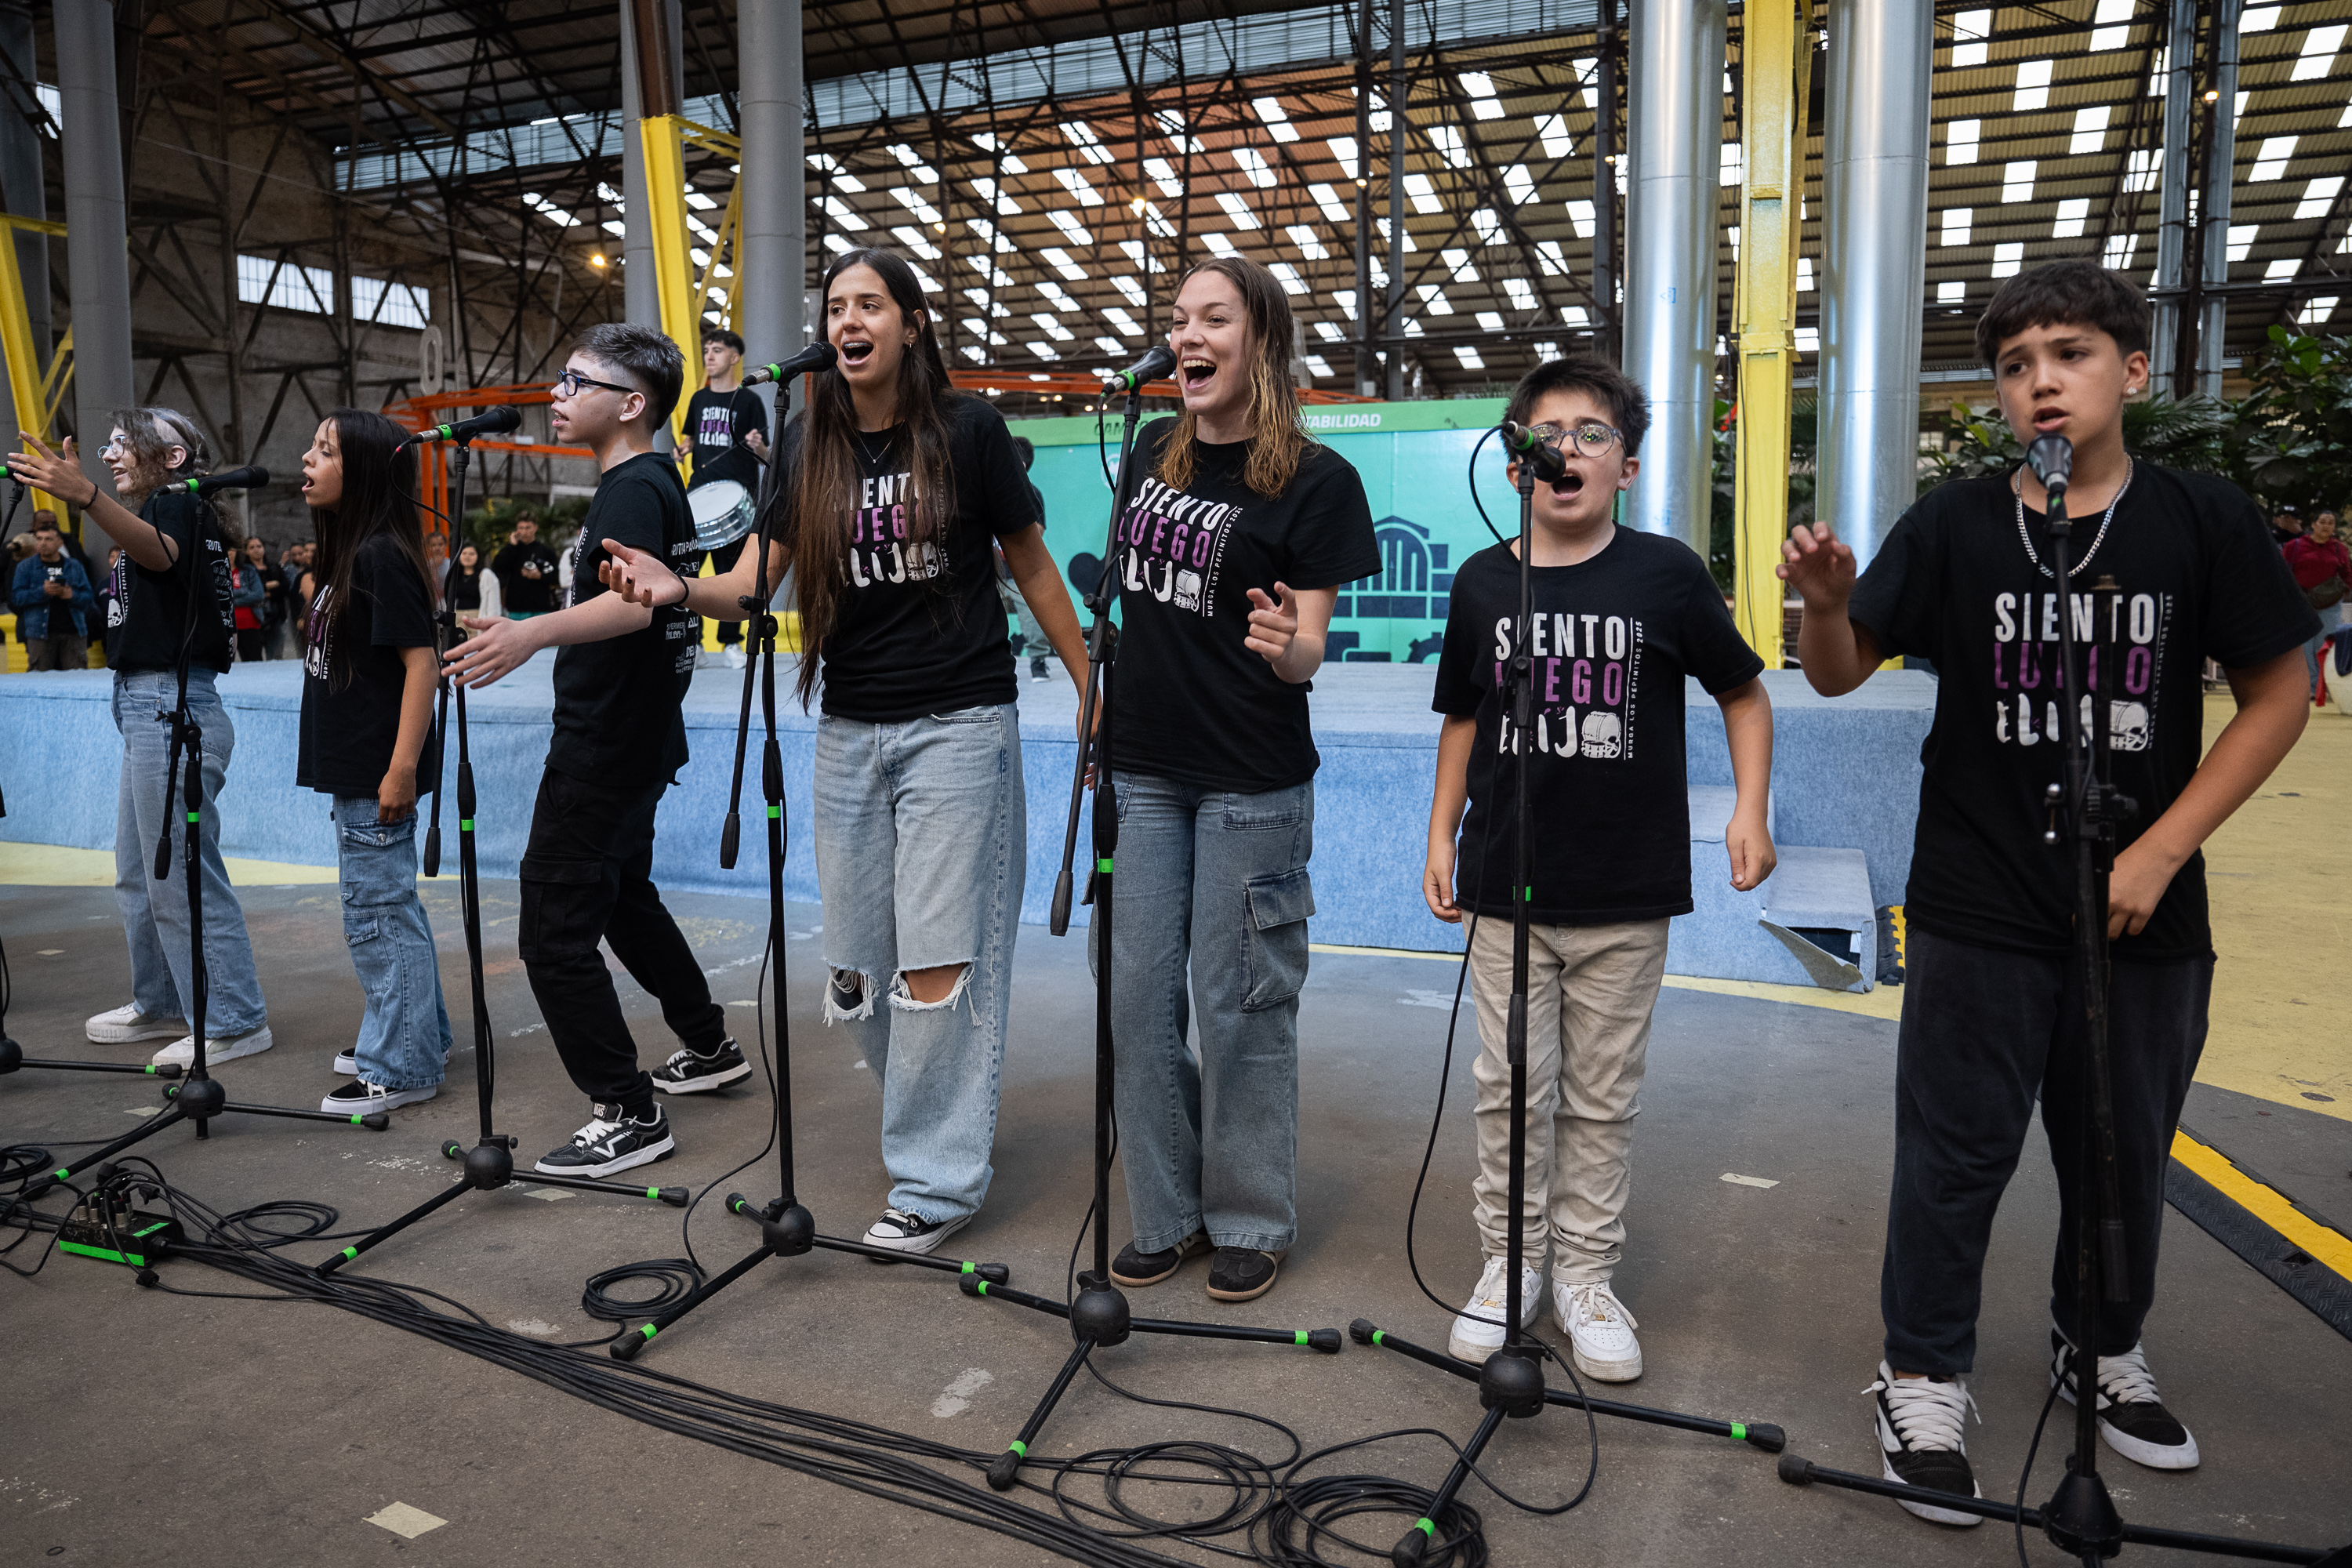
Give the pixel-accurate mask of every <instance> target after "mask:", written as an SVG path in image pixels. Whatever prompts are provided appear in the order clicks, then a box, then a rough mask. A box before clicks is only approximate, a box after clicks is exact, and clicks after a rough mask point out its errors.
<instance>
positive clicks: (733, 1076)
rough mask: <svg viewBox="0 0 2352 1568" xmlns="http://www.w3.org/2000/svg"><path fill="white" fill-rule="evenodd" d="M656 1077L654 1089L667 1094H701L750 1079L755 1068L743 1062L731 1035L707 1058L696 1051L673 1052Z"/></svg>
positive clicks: (656, 1073)
mask: <svg viewBox="0 0 2352 1568" xmlns="http://www.w3.org/2000/svg"><path fill="white" fill-rule="evenodd" d="M652 1076H653V1080H654V1087H655V1088H656V1089H660V1090H661V1091H662V1092H663V1093H664V1094H701V1093H704V1092H706V1091H707V1090H709V1089H725V1088H726V1087H727V1086H728V1085H729V1084H730V1083H735V1082H738V1081H740V1080H741V1079H747V1078H750V1077H751V1063H750V1062H747V1061H745V1060H744V1059H743V1052H742V1051H741V1049H740V1047H737V1046H736V1044H735V1039H734V1037H733V1036H731V1035H730V1036H729V1037H727V1038H726V1039H723V1040H721V1041H719V1048H718V1049H717V1050H716V1051H713V1052H712V1053H711V1054H710V1055H709V1056H707V1057H703V1056H697V1055H695V1053H694V1052H692V1051H684V1050H681V1051H673V1052H671V1053H670V1058H669V1060H667V1061H666V1062H664V1063H662V1065H661V1066H659V1067H657V1068H655V1069H654V1070H653V1075H652Z"/></svg>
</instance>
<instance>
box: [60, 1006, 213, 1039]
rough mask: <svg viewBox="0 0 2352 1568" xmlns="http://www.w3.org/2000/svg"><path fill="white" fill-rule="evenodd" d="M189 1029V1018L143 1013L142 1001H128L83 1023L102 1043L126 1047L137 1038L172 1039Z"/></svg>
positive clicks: (86, 1029)
mask: <svg viewBox="0 0 2352 1568" xmlns="http://www.w3.org/2000/svg"><path fill="white" fill-rule="evenodd" d="M187 1032H188V1021H187V1020H186V1019H185V1018H165V1017H160V1016H156V1015H155V1014H152V1013H142V1012H141V1011H140V1010H139V1004H138V1003H136V1002H126V1003H124V1004H123V1005H121V1006H120V1007H117V1008H115V1009H114V1010H113V1011H112V1012H110V1013H100V1015H99V1016H97V1017H95V1018H92V1019H91V1020H90V1021H89V1023H87V1024H84V1025H83V1026H82V1033H83V1034H85V1035H87V1036H89V1038H90V1040H91V1041H92V1042H93V1043H94V1044H97V1045H101V1046H126V1045H129V1044H130V1043H131V1041H133V1040H168V1039H170V1038H171V1037H173V1036H174V1035H184V1034H186V1033H187Z"/></svg>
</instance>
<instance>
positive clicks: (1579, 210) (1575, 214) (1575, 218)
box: [1568, 201, 1596, 239]
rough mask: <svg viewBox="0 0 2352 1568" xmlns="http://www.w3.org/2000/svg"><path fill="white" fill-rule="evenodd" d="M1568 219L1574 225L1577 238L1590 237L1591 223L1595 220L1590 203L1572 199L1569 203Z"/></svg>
mask: <svg viewBox="0 0 2352 1568" xmlns="http://www.w3.org/2000/svg"><path fill="white" fill-rule="evenodd" d="M1568 221H1569V222H1570V223H1571V224H1573V225H1575V226H1576V237H1577V238H1579V239H1591V237H1592V228H1593V225H1594V223H1595V221H1596V219H1595V218H1594V216H1593V211H1592V204H1591V202H1586V201H1573V202H1570V203H1569V204H1568Z"/></svg>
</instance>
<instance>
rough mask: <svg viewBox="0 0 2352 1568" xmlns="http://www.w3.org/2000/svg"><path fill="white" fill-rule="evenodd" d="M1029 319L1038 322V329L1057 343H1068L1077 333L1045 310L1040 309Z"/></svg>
mask: <svg viewBox="0 0 2352 1568" xmlns="http://www.w3.org/2000/svg"><path fill="white" fill-rule="evenodd" d="M1029 319H1030V320H1031V321H1034V322H1036V323H1037V326H1038V329H1039V330H1040V331H1043V332H1044V333H1045V335H1046V336H1047V337H1049V338H1051V339H1053V340H1054V341H1055V342H1057V343H1066V342H1069V341H1070V340H1071V338H1072V337H1074V336H1076V334H1075V333H1073V332H1072V331H1070V329H1069V328H1067V327H1066V326H1064V325H1062V323H1061V322H1060V321H1056V320H1055V318H1053V317H1052V316H1049V315H1047V314H1045V311H1043V310H1040V311H1038V312H1037V313H1036V314H1034V315H1033V316H1031V317H1030V318H1029Z"/></svg>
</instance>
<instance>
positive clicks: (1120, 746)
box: [1110, 419, 1381, 795]
mask: <svg viewBox="0 0 2352 1568" xmlns="http://www.w3.org/2000/svg"><path fill="white" fill-rule="evenodd" d="M1177 424H1178V421H1176V420H1174V419H1160V420H1156V421H1154V422H1153V423H1151V424H1150V425H1147V426H1144V427H1143V430H1142V433H1141V434H1140V435H1139V437H1137V438H1136V443H1135V453H1134V455H1133V457H1132V458H1130V459H1129V460H1130V461H1131V462H1133V463H1134V464H1135V466H1136V480H1135V492H1134V495H1133V497H1132V498H1131V499H1130V500H1129V504H1128V508H1127V510H1126V512H1125V513H1124V514H1123V515H1122V516H1121V517H1120V519H1119V521H1118V532H1117V534H1116V536H1115V537H1116V543H1115V545H1114V549H1115V552H1116V559H1115V561H1114V564H1115V565H1116V566H1117V568H1118V572H1119V589H1118V592H1119V601H1120V604H1121V605H1122V608H1121V609H1120V611H1119V628H1120V632H1121V634H1122V636H1121V640H1120V644H1119V656H1118V697H1117V700H1115V701H1114V702H1113V703H1112V704H1111V753H1110V754H1111V765H1112V766H1113V767H1115V768H1118V770H1120V771H1121V772H1128V773H1150V774H1151V775H1153V776H1155V777H1160V778H1171V779H1178V780H1181V781H1182V782H1184V783H1186V784H1200V785H1203V786H1205V787H1207V788H1210V789H1221V790H1232V791H1234V792H1236V793H1238V794H1243V795H1256V794H1260V793H1262V792H1264V791H1265V790H1270V789H1288V788H1289V787H1291V786H1292V785H1293V784H1304V783H1306V782H1307V780H1308V779H1310V778H1313V777H1314V776H1315V769H1316V767H1317V765H1318V763H1320V761H1321V759H1320V758H1319V757H1318V756H1317V755H1316V752H1315V735H1314V731H1312V730H1311V729H1310V728H1309V726H1308V724H1307V689H1308V685H1309V683H1308V682H1307V681H1303V680H1302V681H1299V682H1298V683H1297V684H1296V685H1294V684H1292V683H1291V682H1289V681H1286V680H1285V679H1282V678H1281V677H1280V676H1278V675H1276V674H1275V672H1274V667H1273V666H1271V665H1269V664H1267V663H1266V661H1265V659H1263V658H1259V657H1258V656H1257V655H1256V654H1255V653H1253V652H1251V651H1250V650H1249V649H1248V648H1247V647H1244V646H1243V639H1244V638H1245V637H1248V636H1249V616H1250V601H1249V590H1250V589H1252V588H1256V589H1259V590H1261V591H1262V592H1264V593H1265V594H1267V595H1272V594H1273V592H1274V585H1275V584H1276V583H1277V582H1279V583H1284V584H1288V585H1289V586H1290V587H1292V588H1294V589H1301V588H1330V587H1336V586H1338V585H1339V584H1342V583H1349V582H1353V581H1354V580H1355V579H1357V578H1359V577H1365V576H1370V574H1373V573H1375V572H1378V571H1379V570H1380V569H1381V550H1380V543H1379V542H1378V541H1377V540H1375V539H1374V538H1373V537H1372V509H1371V507H1370V503H1369V502H1367V501H1366V500H1365V499H1364V481H1363V479H1361V478H1360V477H1359V476H1358V474H1357V472H1356V470H1355V469H1354V468H1351V467H1349V464H1348V461H1347V459H1346V458H1342V457H1340V456H1339V454H1338V453H1337V452H1334V451H1332V450H1331V449H1330V448H1329V447H1318V446H1313V445H1310V446H1308V447H1307V453H1306V457H1305V458H1304V460H1303V461H1301V462H1300V464H1299V466H1298V472H1297V474H1295V475H1294V476H1292V478H1291V481H1290V484H1289V486H1288V488H1287V489H1285V490H1284V491H1283V492H1282V493H1281V494H1280V495H1278V496H1276V497H1274V498H1272V499H1271V500H1269V499H1267V498H1266V497H1265V496H1262V495H1259V494H1258V493H1257V492H1256V491H1255V490H1253V489H1250V488H1249V487H1248V486H1247V485H1245V484H1244V483H1243V482H1242V470H1243V467H1244V464H1245V463H1246V462H1247V461H1248V458H1249V445H1248V443H1246V442H1233V443H1230V444H1227V445H1223V446H1218V445H1213V444H1211V443H1209V442H1206V441H1201V442H1196V443H1195V444H1194V460H1193V465H1192V488H1191V489H1185V490H1171V489H1169V488H1168V487H1167V486H1166V485H1164V484H1162V483H1160V480H1159V479H1157V478H1155V477H1154V475H1153V470H1154V469H1155V468H1157V467H1158V465H1159V460H1160V446H1161V444H1162V443H1163V442H1165V441H1166V440H1167V439H1168V438H1169V437H1171V435H1172V434H1173V433H1174V432H1175V429H1176V426H1177Z"/></svg>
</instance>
